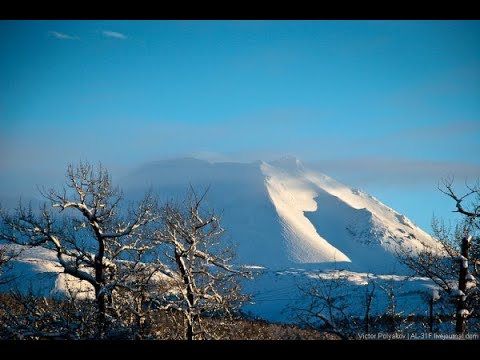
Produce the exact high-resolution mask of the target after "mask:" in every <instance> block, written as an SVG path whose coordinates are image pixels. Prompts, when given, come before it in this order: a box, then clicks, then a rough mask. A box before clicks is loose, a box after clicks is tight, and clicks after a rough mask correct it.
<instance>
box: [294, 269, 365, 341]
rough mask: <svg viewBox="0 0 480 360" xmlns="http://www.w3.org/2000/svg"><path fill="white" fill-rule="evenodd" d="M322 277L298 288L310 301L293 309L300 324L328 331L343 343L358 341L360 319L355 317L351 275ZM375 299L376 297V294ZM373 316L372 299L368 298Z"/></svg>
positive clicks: (322, 275) (334, 274) (335, 272)
mask: <svg viewBox="0 0 480 360" xmlns="http://www.w3.org/2000/svg"><path fill="white" fill-rule="evenodd" d="M324 275H325V274H318V275H317V276H316V277H315V278H314V279H312V280H311V281H307V283H306V284H304V285H302V284H300V285H298V287H299V290H300V291H301V292H302V293H303V295H304V298H305V300H306V302H305V305H302V306H301V307H298V305H292V311H293V312H294V314H295V315H296V317H297V319H298V321H299V323H300V324H301V325H303V326H305V327H307V328H310V329H316V330H318V329H324V330H326V331H328V332H330V333H333V334H335V335H337V336H339V337H340V338H341V339H349V338H352V337H354V336H355V335H356V334H357V332H358V330H359V328H360V324H359V321H358V320H359V319H357V318H355V317H353V316H352V314H351V307H352V303H351V286H349V281H348V275H345V274H342V273H341V272H339V271H334V272H332V273H330V274H329V276H324ZM372 295H373V294H372ZM365 300H366V301H367V305H368V310H367V311H366V314H365V316H366V317H369V316H370V307H371V300H372V298H371V296H369V294H368V290H367V296H366V298H365Z"/></svg>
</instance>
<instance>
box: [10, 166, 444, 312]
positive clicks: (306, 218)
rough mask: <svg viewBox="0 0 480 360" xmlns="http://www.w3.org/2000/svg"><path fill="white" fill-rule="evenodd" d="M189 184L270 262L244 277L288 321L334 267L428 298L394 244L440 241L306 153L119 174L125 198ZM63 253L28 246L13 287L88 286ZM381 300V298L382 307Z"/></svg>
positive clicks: (257, 258) (259, 258) (240, 249)
mask: <svg viewBox="0 0 480 360" xmlns="http://www.w3.org/2000/svg"><path fill="white" fill-rule="evenodd" d="M190 185H192V186H193V187H194V188H195V189H196V190H197V191H198V192H201V191H203V190H205V189H206V188H208V187H209V192H208V196H207V198H206V200H207V202H206V203H205V204H204V206H205V207H208V208H214V209H215V210H216V212H217V213H219V214H220V216H221V218H222V225H223V227H224V228H225V229H226V240H227V241H229V242H231V243H232V244H235V246H236V248H237V253H238V258H237V261H238V263H241V264H250V265H260V266H263V267H265V270H263V271H262V272H261V275H260V276H258V277H257V279H256V280H255V281H253V282H247V283H246V284H245V288H246V290H247V291H248V292H250V293H252V294H254V295H256V300H255V304H253V305H251V306H249V307H248V310H249V311H251V312H252V313H253V314H255V315H257V316H261V317H264V318H266V319H269V320H277V321H279V320H282V321H286V320H289V318H288V316H287V315H286V312H285V307H288V305H289V304H291V303H296V304H299V303H301V301H303V300H302V295H301V293H300V292H299V291H298V283H299V282H300V281H306V280H308V279H309V278H310V277H311V276H312V275H311V274H316V273H318V271H328V270H329V269H330V270H331V269H336V270H342V271H344V273H345V274H348V277H349V278H350V279H351V284H352V287H353V288H355V289H357V290H355V291H357V292H358V291H359V294H363V293H362V291H364V290H362V288H363V287H364V283H363V282H362V281H363V280H362V281H357V280H358V279H365V277H369V278H376V279H378V281H387V280H385V279H387V278H388V279H393V280H392V281H394V282H395V283H398V286H399V288H402V287H403V288H405V289H406V292H405V293H406V294H414V293H416V294H417V295H415V296H416V301H413V300H412V299H411V298H409V297H405V299H406V300H405V301H406V302H405V306H407V305H408V306H417V305H418V306H420V305H421V304H423V302H422V301H423V300H422V295H421V293H423V292H425V291H427V292H428V291H430V290H429V286H431V284H430V285H429V284H428V281H426V280H425V279H417V280H415V281H409V282H407V283H408V284H407V287H405V285H403V283H404V282H402V281H401V279H402V275H405V274H406V273H407V269H406V268H404V267H403V266H402V265H401V264H400V263H399V261H398V260H397V258H396V252H397V250H398V249H399V247H404V248H405V249H407V251H417V250H419V249H421V248H422V247H423V244H427V245H429V246H436V242H435V240H434V239H432V238H431V237H430V236H429V235H428V234H427V233H426V232H424V231H423V230H421V229H419V228H418V227H416V226H415V225H414V224H413V223H412V222H411V221H410V220H409V219H407V218H406V217H405V216H403V215H401V214H399V213H397V212H396V211H394V210H393V209H391V208H389V207H388V206H386V205H384V204H382V203H381V202H379V201H378V200H377V199H375V198H373V197H372V196H370V195H368V194H366V193H364V192H362V191H359V190H355V189H352V188H350V187H348V186H346V185H344V184H341V183H339V182H337V181H335V180H334V179H332V178H329V177H328V176H326V175H324V174H321V173H318V172H315V171H312V170H311V169H308V167H306V166H304V165H302V164H301V163H300V161H299V160H298V159H295V158H283V159H280V160H277V161H272V162H268V163H267V162H262V161H258V162H253V163H248V164H243V163H209V162H207V161H202V160H197V159H190V158H186V159H174V160H164V161H158V162H155V163H150V164H146V165H144V166H142V167H141V168H139V169H137V170H136V171H134V172H132V173H131V174H130V175H129V176H127V177H125V178H123V179H121V181H120V186H121V188H123V189H124V192H125V196H126V197H127V199H136V198H140V197H141V196H142V195H143V194H144V192H145V190H147V189H148V188H151V189H152V190H153V191H154V192H156V193H157V194H158V195H159V196H160V198H161V199H163V200H166V199H173V200H178V201H181V200H182V199H184V197H185V194H186V192H187V190H188V188H189V186H190ZM55 260H56V259H55V256H54V254H52V253H51V252H49V251H48V250H43V249H26V250H24V251H23V253H22V256H20V257H19V258H18V260H17V261H16V262H15V264H14V265H15V266H14V269H13V270H14V271H13V272H14V274H16V275H17V281H15V282H14V283H13V284H12V285H11V286H17V287H20V288H23V289H24V290H25V289H30V288H32V290H34V292H35V293H39V294H42V295H56V294H59V293H64V292H65V291H66V289H67V288H70V289H77V290H85V289H82V288H81V287H79V285H78V284H77V285H75V284H74V283H72V282H71V281H70V278H69V277H68V276H67V275H65V274H62V273H61V269H60V267H59V266H58V265H57V264H56V261H55ZM392 275H393V277H392ZM389 276H390V277H389ZM388 281H390V280H388ZM401 283H402V284H401ZM348 291H352V294H354V293H355V291H354V290H348ZM419 294H420V295H419ZM352 296H353V295H352ZM359 296H363V295H359ZM379 296H380V295H379ZM408 296H410V295H408ZM407 300H408V301H407ZM383 303H384V301H379V303H378V306H379V307H380V308H379V311H381V309H382V306H384V304H383ZM409 304H410V305H409ZM419 304H420V305H419ZM405 309H406V310H408V309H409V308H408V309H407V308H405ZM408 311H410V310H408ZM422 311H423V310H422Z"/></svg>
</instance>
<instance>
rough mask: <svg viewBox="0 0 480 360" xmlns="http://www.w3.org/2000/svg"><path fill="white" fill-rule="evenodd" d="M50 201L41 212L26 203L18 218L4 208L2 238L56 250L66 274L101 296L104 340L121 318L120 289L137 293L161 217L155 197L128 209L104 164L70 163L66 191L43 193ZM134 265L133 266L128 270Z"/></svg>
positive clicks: (0, 212)
mask: <svg viewBox="0 0 480 360" xmlns="http://www.w3.org/2000/svg"><path fill="white" fill-rule="evenodd" d="M40 192H41V195H43V197H44V198H45V199H46V200H47V201H48V202H49V203H50V206H48V205H47V203H45V204H44V205H43V207H41V209H40V210H39V211H38V212H37V211H34V210H33V209H32V207H31V206H28V207H25V206H23V205H22V204H21V203H20V205H19V206H18V208H17V209H16V210H15V211H14V213H13V214H10V213H9V212H7V211H5V210H4V209H1V208H0V220H1V224H0V239H3V240H6V241H9V242H12V243H16V244H21V245H29V246H41V247H45V248H48V249H52V250H54V251H55V252H56V255H57V259H58V263H59V264H60V265H61V266H62V268H63V271H64V272H65V273H66V274H68V275H70V276H73V277H74V278H76V279H78V280H79V281H82V282H85V283H87V284H89V285H90V286H91V288H92V290H93V291H94V294H95V303H96V307H97V321H98V324H99V327H98V331H99V336H100V337H103V336H104V334H105V331H106V329H107V323H108V321H107V320H112V319H115V318H118V316H119V314H118V309H119V308H120V307H119V305H118V304H119V303H121V302H122V297H123V298H124V296H123V295H122V296H119V291H129V290H134V289H133V288H132V284H135V283H136V281H135V278H134V277H133V276H132V273H135V272H138V271H137V270H138V265H139V262H138V261H136V262H134V263H133V264H132V262H129V260H130V259H131V258H132V257H134V258H136V259H138V253H139V251H140V252H145V251H146V250H147V249H148V248H150V246H151V245H149V242H148V240H149V236H150V235H151V233H152V224H153V223H154V221H155V220H156V219H157V217H158V214H157V212H156V211H155V210H156V209H157V204H156V203H155V201H154V199H153V198H152V196H150V195H149V194H147V195H146V196H145V198H144V199H143V200H142V201H140V202H139V203H137V204H136V205H135V206H131V207H130V208H128V209H126V208H122V207H121V206H120V205H121V203H122V194H121V192H120V191H119V189H118V188H115V187H113V185H112V180H111V177H110V175H109V173H108V172H107V170H106V169H104V168H103V167H102V166H101V165H100V166H99V167H98V168H97V169H94V168H93V166H91V165H90V164H88V163H80V164H79V165H78V166H72V165H70V166H69V167H68V169H67V174H66V187H64V188H63V190H62V191H57V190H54V189H50V190H45V189H43V190H40ZM126 264H128V265H129V266H126Z"/></svg>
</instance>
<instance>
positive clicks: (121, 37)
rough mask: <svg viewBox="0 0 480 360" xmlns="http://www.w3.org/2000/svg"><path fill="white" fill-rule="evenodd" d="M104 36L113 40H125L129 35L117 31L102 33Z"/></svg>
mask: <svg viewBox="0 0 480 360" xmlns="http://www.w3.org/2000/svg"><path fill="white" fill-rule="evenodd" d="M102 35H103V36H105V37H107V38H111V39H118V40H125V39H126V38H127V35H125V34H122V33H119V32H116V31H102Z"/></svg>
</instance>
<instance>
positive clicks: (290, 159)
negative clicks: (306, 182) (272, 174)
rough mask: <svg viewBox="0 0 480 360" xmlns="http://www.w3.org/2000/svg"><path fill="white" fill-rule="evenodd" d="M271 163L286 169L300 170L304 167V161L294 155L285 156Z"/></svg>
mask: <svg viewBox="0 0 480 360" xmlns="http://www.w3.org/2000/svg"><path fill="white" fill-rule="evenodd" d="M269 164H270V165H273V166H275V167H279V168H282V169H286V170H298V169H302V168H303V165H302V162H301V161H300V160H299V159H298V158H297V157H296V156H293V155H286V156H283V157H281V158H280V159H277V160H274V161H270V162H269Z"/></svg>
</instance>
